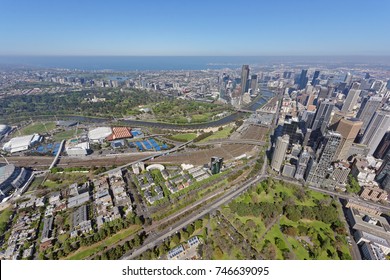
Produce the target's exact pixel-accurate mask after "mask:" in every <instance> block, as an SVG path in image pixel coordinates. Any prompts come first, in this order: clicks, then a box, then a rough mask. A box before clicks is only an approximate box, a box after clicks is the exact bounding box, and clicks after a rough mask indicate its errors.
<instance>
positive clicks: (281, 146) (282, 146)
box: [271, 134, 290, 172]
mask: <svg viewBox="0 0 390 280" xmlns="http://www.w3.org/2000/svg"><path fill="white" fill-rule="evenodd" d="M289 141H290V136H288V135H287V134H286V135H283V136H279V137H278V139H277V140H276V145H275V150H274V154H273V156H272V161H271V167H272V169H273V170H275V171H278V172H280V168H281V167H282V163H283V161H284V157H285V155H286V151H287V147H288V144H289Z"/></svg>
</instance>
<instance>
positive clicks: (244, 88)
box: [241, 65, 249, 96]
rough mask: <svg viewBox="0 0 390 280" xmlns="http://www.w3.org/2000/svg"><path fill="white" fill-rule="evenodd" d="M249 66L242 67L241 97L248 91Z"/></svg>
mask: <svg viewBox="0 0 390 280" xmlns="http://www.w3.org/2000/svg"><path fill="white" fill-rule="evenodd" d="M248 79H249V65H242V70H241V96H243V95H244V93H245V92H247V91H248V87H247V85H248Z"/></svg>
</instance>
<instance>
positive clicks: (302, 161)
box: [294, 149, 310, 180]
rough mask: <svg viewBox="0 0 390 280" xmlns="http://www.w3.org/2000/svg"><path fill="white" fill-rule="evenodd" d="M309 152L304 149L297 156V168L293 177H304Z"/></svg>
mask: <svg viewBox="0 0 390 280" xmlns="http://www.w3.org/2000/svg"><path fill="white" fill-rule="evenodd" d="M309 160H310V153H309V152H308V151H307V150H306V149H305V150H303V151H302V153H301V154H300V156H299V160H298V164H297V170H296V172H295V176H294V177H295V179H298V180H299V179H303V178H304V177H305V173H306V169H307V165H308V164H309Z"/></svg>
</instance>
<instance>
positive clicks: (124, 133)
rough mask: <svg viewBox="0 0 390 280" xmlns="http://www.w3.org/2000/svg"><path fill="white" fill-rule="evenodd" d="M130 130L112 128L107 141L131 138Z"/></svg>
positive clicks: (127, 128)
mask: <svg viewBox="0 0 390 280" xmlns="http://www.w3.org/2000/svg"><path fill="white" fill-rule="evenodd" d="M132 137H133V135H132V134H131V128H129V127H114V128H112V134H111V135H109V136H108V137H107V140H108V141H112V140H117V139H125V138H132Z"/></svg>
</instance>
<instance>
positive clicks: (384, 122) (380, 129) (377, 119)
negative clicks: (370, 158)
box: [361, 111, 390, 155]
mask: <svg viewBox="0 0 390 280" xmlns="http://www.w3.org/2000/svg"><path fill="white" fill-rule="evenodd" d="M389 128H390V113H389V112H385V111H378V112H375V114H374V116H373V117H372V119H371V121H370V123H369V124H368V126H367V129H366V131H365V132H364V134H363V138H362V140H361V143H362V144H365V145H367V146H368V148H369V149H370V151H369V152H368V154H369V155H372V154H373V153H374V152H375V150H376V148H377V147H378V145H379V142H380V141H381V140H382V138H383V136H384V135H385V133H386V131H387V130H389Z"/></svg>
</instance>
